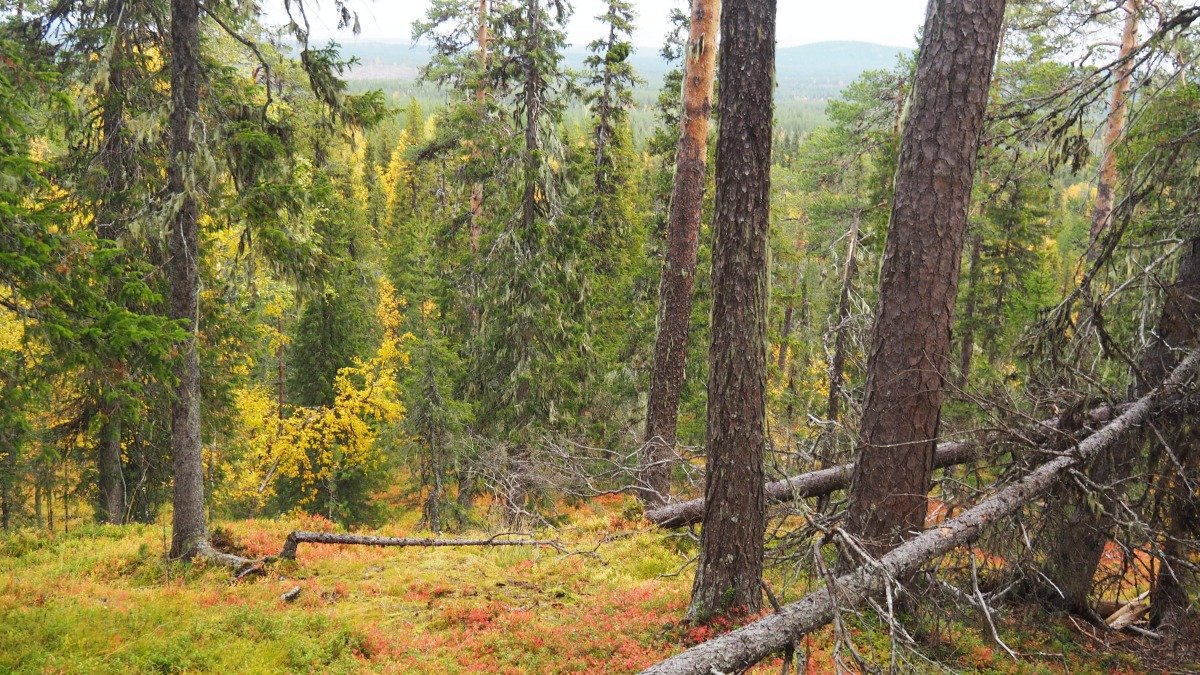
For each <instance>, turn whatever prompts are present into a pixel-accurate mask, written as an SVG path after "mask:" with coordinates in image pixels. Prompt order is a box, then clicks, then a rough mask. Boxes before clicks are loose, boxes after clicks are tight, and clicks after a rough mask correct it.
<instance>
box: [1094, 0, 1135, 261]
mask: <svg viewBox="0 0 1200 675" xmlns="http://www.w3.org/2000/svg"><path fill="white" fill-rule="evenodd" d="M1122 6H1123V7H1124V8H1125V27H1124V30H1123V31H1122V32H1121V48H1120V51H1119V52H1118V53H1117V61H1116V66H1115V69H1116V72H1115V73H1114V75H1115V76H1116V82H1115V83H1114V84H1113V91H1112V101H1111V102H1110V103H1109V105H1108V117H1107V118H1106V119H1105V122H1104V154H1103V155H1102V156H1101V158H1100V176H1099V179H1098V180H1097V181H1096V203H1095V205H1094V206H1093V207H1092V229H1091V239H1090V242H1089V245H1088V257H1090V258H1093V259H1094V258H1095V257H1096V256H1097V255H1099V253H1100V248H1101V245H1100V239H1101V237H1103V236H1104V233H1105V232H1106V231H1107V230H1108V229H1109V226H1110V225H1111V223H1112V211H1113V201H1114V195H1115V192H1116V185H1117V153H1116V149H1117V145H1118V143H1119V142H1120V140H1121V136H1122V135H1123V134H1124V133H1125V117H1126V110H1127V109H1128V108H1129V100H1128V99H1129V88H1130V86H1131V84H1132V82H1133V65H1134V64H1133V50H1134V48H1135V47H1137V38H1138V21H1139V20H1140V19H1141V15H1142V0H1124V2H1123V3H1122Z"/></svg>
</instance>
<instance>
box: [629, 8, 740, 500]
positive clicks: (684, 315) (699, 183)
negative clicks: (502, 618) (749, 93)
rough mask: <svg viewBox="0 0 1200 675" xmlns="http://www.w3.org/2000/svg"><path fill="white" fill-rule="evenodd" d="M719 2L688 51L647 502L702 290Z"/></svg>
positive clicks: (668, 442) (665, 469)
mask: <svg viewBox="0 0 1200 675" xmlns="http://www.w3.org/2000/svg"><path fill="white" fill-rule="evenodd" d="M720 14H721V3H720V0H692V20H691V25H690V26H689V28H688V42H687V50H686V52H685V57H684V66H683V68H684V74H683V115H682V117H681V118H680V120H679V149H678V150H677V151H676V155H675V186H674V189H673V191H672V193H671V209H670V212H669V214H668V216H667V241H666V254H665V255H664V256H663V269H662V279H661V281H660V282H659V288H658V334H657V335H656V337H655V340H654V365H653V368H652V370H651V374H650V397H649V400H648V402H647V410H646V437H645V450H644V452H643V460H642V482H643V484H644V485H645V486H646V488H647V489H645V490H644V491H642V493H641V495H642V501H643V503H645V504H647V505H649V506H654V505H659V504H661V503H663V501H664V500H665V499H666V497H667V495H668V493H669V492H670V487H671V460H672V458H673V457H674V456H675V452H674V447H675V440H676V430H677V427H678V421H679V398H680V395H681V394H682V392H683V375H684V365H685V360H686V358H687V346H688V325H689V323H690V321H691V317H692V299H693V294H694V291H695V288H696V251H697V248H698V247H699V242H700V214H701V211H702V209H703V206H704V186H705V178H706V176H707V167H708V120H709V117H710V116H711V113H712V92H713V76H714V70H715V67H716V57H717V27H718V22H719V20H720Z"/></svg>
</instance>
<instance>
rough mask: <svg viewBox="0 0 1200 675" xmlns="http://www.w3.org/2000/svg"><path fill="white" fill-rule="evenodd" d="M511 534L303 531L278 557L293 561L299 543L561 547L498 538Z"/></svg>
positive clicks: (541, 541)
mask: <svg viewBox="0 0 1200 675" xmlns="http://www.w3.org/2000/svg"><path fill="white" fill-rule="evenodd" d="M509 534H512V533H511V532H503V533H500V534H497V535H494V536H492V537H489V538H487V539H439V538H435V537H424V538H420V537H374V536H369V535H363V534H335V533H331V532H305V531H302V530H297V531H295V532H292V533H291V534H289V535H288V536H287V539H286V540H285V541H284V542H283V550H281V551H280V552H279V557H280V558H285V559H288V560H294V559H295V558H296V549H297V548H298V547H299V546H300V544H341V545H350V546H416V547H421V548H428V547H431V546H547V547H550V548H553V549H555V550H558V551H561V550H562V546H561V545H560V544H559V543H558V542H556V541H552V540H549V539H501V538H500V537H503V536H506V535H509Z"/></svg>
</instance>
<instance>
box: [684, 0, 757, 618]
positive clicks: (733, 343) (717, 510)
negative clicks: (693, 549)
mask: <svg viewBox="0 0 1200 675" xmlns="http://www.w3.org/2000/svg"><path fill="white" fill-rule="evenodd" d="M774 73H775V0H730V1H728V2H726V3H725V6H724V10H723V15H722V17H721V54H720V74H721V83H722V84H721V87H722V89H721V100H720V103H719V105H720V114H719V117H720V128H719V133H718V136H717V168H716V184H717V195H716V216H715V219H714V224H715V230H716V238H715V242H714V244H713V312H712V343H711V345H710V347H709V354H708V363H709V374H708V435H707V469H706V472H705V478H704V497H705V502H706V508H705V511H704V528H703V530H702V531H701V534H700V558H699V561H698V563H697V566H696V577H695V581H694V583H693V586H692V601H691V605H690V606H689V607H688V616H689V617H691V618H692V619H694V620H701V621H703V620H707V619H708V618H709V617H712V616H713V615H716V614H725V613H729V612H743V611H744V612H750V613H753V612H757V611H758V609H759V606H760V604H761V600H762V585H761V584H762V564H763V531H764V526H765V502H764V497H763V457H764V452H765V446H766V443H767V435H766V388H767V348H766V335H767V235H768V230H769V220H770V193H771V123H772V101H773V95H774Z"/></svg>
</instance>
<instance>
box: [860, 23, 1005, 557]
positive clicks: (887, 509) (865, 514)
mask: <svg viewBox="0 0 1200 675" xmlns="http://www.w3.org/2000/svg"><path fill="white" fill-rule="evenodd" d="M1004 5H1005V2H1004V0H931V2H930V4H929V10H928V14H927V16H926V19H925V30H924V39H923V41H922V45H921V53H920V55H919V56H918V59H917V74H916V80H915V83H914V88H913V94H912V101H911V104H910V106H909V112H908V116H907V121H906V122H905V124H904V130H903V137H902V139H901V148H900V160H899V168H898V170H897V173H896V184H895V198H894V200H893V203H892V216H891V225H890V227H889V228H888V237H887V245H886V249H885V254H884V261H883V270H882V274H881V281H880V294H879V305H878V306H879V309H878V314H877V315H876V318H875V331H874V335H873V337H872V345H871V353H870V357H869V359H868V362H867V386H866V401H865V407H864V410H863V417H862V427H861V430H860V433H859V450H858V461H857V462H856V463H855V465H854V481H853V486H852V488H851V493H850V506H849V514H848V521H847V522H848V528H849V530H850V532H851V533H853V534H855V535H857V536H859V537H861V538H862V539H864V544H865V545H866V546H867V548H868V550H870V551H872V552H874V553H876V554H878V553H880V552H883V551H887V550H889V549H891V548H892V547H894V546H895V545H896V544H897V543H899V542H900V541H901V540H902V539H904V538H906V537H907V536H909V533H911V532H919V531H920V530H921V528H922V527H923V525H924V520H925V511H926V493H927V492H928V491H929V485H930V480H931V478H932V475H933V457H934V443H935V439H936V438H937V434H938V426H939V422H940V414H941V405H942V399H943V397H944V389H943V387H944V384H945V376H946V375H947V374H948V364H949V360H950V359H949V357H950V334H951V329H952V327H953V322H954V303H955V299H956V296H957V292H958V277H959V271H960V266H961V256H962V249H963V239H964V237H965V234H966V227H967V209H968V206H969V204H970V199H971V184H972V181H973V179H974V175H975V162H976V158H977V155H978V149H979V137H980V133H981V131H982V128H983V116H984V110H985V108H986V105H987V98H988V84H989V82H990V80H991V76H992V66H993V62H994V60H995V57H996V49H997V47H998V43H999V40H1000V29H1001V24H1002V22H1003V19H1004Z"/></svg>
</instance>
